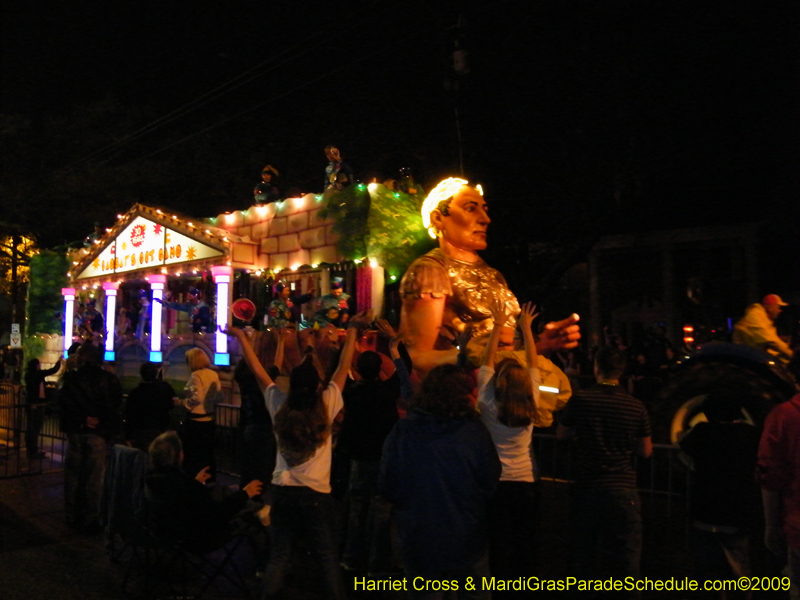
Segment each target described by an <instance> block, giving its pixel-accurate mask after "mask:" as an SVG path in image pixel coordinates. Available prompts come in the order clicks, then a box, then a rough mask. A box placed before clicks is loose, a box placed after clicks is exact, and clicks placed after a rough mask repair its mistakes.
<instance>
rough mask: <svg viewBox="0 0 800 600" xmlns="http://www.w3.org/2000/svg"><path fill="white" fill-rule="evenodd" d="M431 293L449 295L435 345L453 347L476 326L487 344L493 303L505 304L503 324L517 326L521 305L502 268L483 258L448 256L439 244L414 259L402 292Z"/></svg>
mask: <svg viewBox="0 0 800 600" xmlns="http://www.w3.org/2000/svg"><path fill="white" fill-rule="evenodd" d="M422 294H430V295H431V296H433V297H434V298H441V297H442V296H446V297H447V298H446V300H445V307H444V318H443V321H442V329H441V331H440V333H439V339H438V340H437V341H436V345H435V346H434V348H435V349H436V350H446V349H449V348H452V347H453V340H454V339H455V337H456V336H457V335H458V334H459V333H461V332H462V331H464V328H465V327H466V326H467V325H471V326H472V338H473V340H474V341H476V342H478V343H481V342H482V344H483V345H485V343H486V338H488V337H489V334H490V333H491V332H492V328H493V327H494V320H493V319H492V306H493V305H494V304H495V303H498V304H500V305H501V306H503V307H504V311H505V322H504V323H503V325H505V326H506V327H511V328H512V329H513V328H514V327H515V326H516V318H517V315H519V312H520V308H519V302H518V301H517V298H516V296H514V294H513V293H512V292H511V290H510V289H508V284H507V283H506V280H505V279H504V278H503V276H502V275H501V274H500V271H497V270H496V269H493V268H491V267H490V266H489V265H487V264H486V263H485V262H484V261H483V259H479V260H478V262H474V263H471V262H464V261H461V260H456V259H454V258H450V257H448V256H446V255H445V254H444V253H443V252H442V251H441V250H440V249H439V248H436V249H435V250H431V251H430V252H428V253H427V254H426V255H424V256H421V257H420V258H418V259H417V260H415V261H414V262H413V263H411V266H410V267H409V268H408V270H407V271H406V274H405V275H403V280H402V281H401V282H400V296H401V297H402V298H405V297H407V296H413V297H415V298H419V297H421V296H422Z"/></svg>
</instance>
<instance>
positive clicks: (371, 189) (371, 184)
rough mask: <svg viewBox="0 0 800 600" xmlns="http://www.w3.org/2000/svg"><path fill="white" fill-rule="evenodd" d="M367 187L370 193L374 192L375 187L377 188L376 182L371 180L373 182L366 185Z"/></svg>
mask: <svg viewBox="0 0 800 600" xmlns="http://www.w3.org/2000/svg"><path fill="white" fill-rule="evenodd" d="M367 189H368V190H369V191H370V193H372V192H374V191H375V190H376V189H378V184H377V183H374V182H373V183H370V184H369V185H368V186H367Z"/></svg>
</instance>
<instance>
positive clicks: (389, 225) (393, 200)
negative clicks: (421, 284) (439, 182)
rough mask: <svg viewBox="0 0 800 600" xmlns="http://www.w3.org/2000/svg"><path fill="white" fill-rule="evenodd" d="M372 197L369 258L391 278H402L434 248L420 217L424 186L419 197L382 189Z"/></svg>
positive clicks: (417, 194)
mask: <svg viewBox="0 0 800 600" xmlns="http://www.w3.org/2000/svg"><path fill="white" fill-rule="evenodd" d="M370 196H371V198H372V203H371V204H370V210H369V217H368V219H367V225H368V230H369V232H368V234H367V254H368V255H369V257H370V258H371V259H376V260H377V261H378V263H379V264H380V265H381V266H383V267H384V268H385V269H386V271H387V272H388V273H389V275H390V276H391V277H394V278H397V277H400V276H401V275H402V274H403V273H404V272H405V270H406V269H407V268H408V265H410V264H411V262H412V261H413V260H414V259H416V258H417V257H418V256H420V255H421V254H424V253H425V252H427V251H428V250H430V249H431V247H432V246H433V245H434V241H433V240H432V239H431V238H430V236H429V235H428V232H427V230H426V229H425V227H423V225H422V216H421V215H420V209H421V208H422V203H423V202H424V200H425V192H424V191H423V190H422V188H421V187H420V186H417V191H416V193H414V194H406V193H404V192H395V191H392V190H390V189H388V188H386V187H385V186H383V185H378V186H375V187H374V188H373V190H372V192H371V194H370Z"/></svg>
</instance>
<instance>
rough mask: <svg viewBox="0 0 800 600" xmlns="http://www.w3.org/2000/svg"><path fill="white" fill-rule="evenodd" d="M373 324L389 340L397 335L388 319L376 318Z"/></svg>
mask: <svg viewBox="0 0 800 600" xmlns="http://www.w3.org/2000/svg"><path fill="white" fill-rule="evenodd" d="M375 326H376V327H377V328H378V331H380V332H381V333H382V334H383V335H385V336H386V337H388V338H389V339H390V340H392V339H394V338H396V337H397V332H396V331H395V330H394V327H392V326H391V324H390V323H389V321H387V320H386V319H378V320H377V321H375Z"/></svg>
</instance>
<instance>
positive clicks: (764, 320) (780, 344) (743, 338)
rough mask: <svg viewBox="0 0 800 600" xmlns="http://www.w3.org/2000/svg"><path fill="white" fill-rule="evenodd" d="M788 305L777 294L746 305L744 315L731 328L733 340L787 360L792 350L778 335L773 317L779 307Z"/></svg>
mask: <svg viewBox="0 0 800 600" xmlns="http://www.w3.org/2000/svg"><path fill="white" fill-rule="evenodd" d="M784 306H788V304H786V302H784V301H783V300H781V297H780V296H778V295H777V294H767V295H766V296H764V299H763V300H761V303H760V304H759V303H758V302H756V303H754V304H751V305H750V306H748V307H747V310H746V311H745V313H744V316H743V317H742V318H741V319H739V321H738V322H737V323H736V325H735V326H734V328H733V341H734V342H736V343H737V344H746V345H747V346H753V347H754V348H759V349H761V350H766V351H771V353H772V354H777V355H778V358H780V359H781V360H782V361H784V362H787V363H788V362H789V360H790V359H791V358H792V355H793V352H792V349H791V348H789V346H788V344H787V343H786V342H784V341H783V340H782V339H781V338H779V337H778V330H777V329H775V319H777V318H778V315H779V314H781V309H782V307H784Z"/></svg>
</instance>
